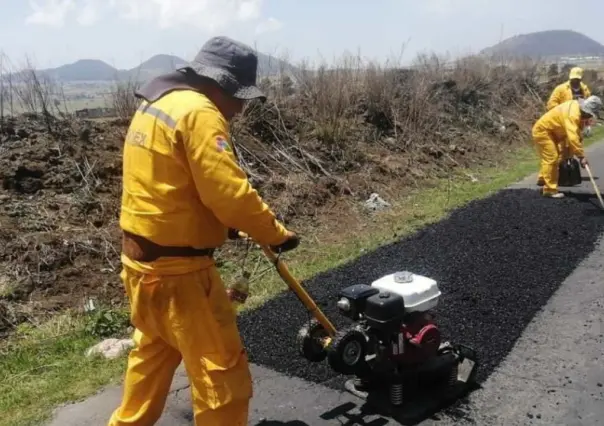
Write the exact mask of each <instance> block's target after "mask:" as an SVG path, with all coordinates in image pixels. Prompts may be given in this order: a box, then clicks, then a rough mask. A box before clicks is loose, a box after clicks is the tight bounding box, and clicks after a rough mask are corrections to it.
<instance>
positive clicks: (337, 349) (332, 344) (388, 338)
mask: <svg viewBox="0 0 604 426" xmlns="http://www.w3.org/2000/svg"><path fill="white" fill-rule="evenodd" d="M440 296H441V292H440V290H439V288H438V285H437V283H436V281H434V280H432V279H430V278H427V277H424V276H421V275H416V274H413V273H411V272H407V271H403V272H397V273H393V274H390V275H386V276H384V277H382V278H380V279H378V280H376V281H374V282H373V283H371V285H367V284H357V285H352V286H349V287H346V288H344V289H342V290H341V291H340V292H339V294H338V301H337V307H338V309H339V312H340V313H341V314H342V315H344V316H346V317H347V318H348V319H350V320H352V322H351V324H350V325H348V326H347V327H345V328H342V329H340V330H337V331H331V329H332V328H333V327H329V325H328V326H327V327H326V326H325V324H322V321H321V320H320V317H315V318H314V319H312V320H311V321H310V322H309V324H307V325H305V326H304V327H302V329H301V330H300V332H299V335H298V339H299V340H298V341H299V347H300V351H301V354H302V356H304V357H305V358H306V359H308V360H309V361H311V362H321V361H323V360H324V359H325V358H327V361H328V364H329V365H330V367H331V368H332V369H333V370H334V371H335V372H337V373H340V374H342V375H351V376H356V377H354V378H352V379H350V380H348V381H347V382H346V384H345V388H346V390H347V391H349V392H350V393H352V394H354V395H356V396H358V397H360V398H362V399H365V400H368V401H369V400H370V397H371V394H372V393H373V394H376V395H380V396H379V397H378V398H377V400H375V399H374V400H375V401H376V402H377V401H379V405H381V406H382V407H383V404H384V400H387V401H389V404H390V405H389V407H386V408H388V409H392V408H395V409H396V407H401V406H403V405H406V404H404V402H406V401H408V402H410V400H413V399H415V397H416V396H418V395H419V394H421V393H422V391H426V390H428V391H429V395H430V396H431V397H436V396H437V394H440V396H441V397H444V398H446V399H449V398H453V399H455V398H457V397H458V396H459V395H460V394H461V392H463V391H464V390H465V389H467V388H468V387H469V386H470V385H472V384H473V382H474V379H475V376H476V371H477V362H476V361H477V360H476V353H475V351H474V350H472V349H470V348H468V347H466V346H464V345H452V344H450V343H449V342H443V339H442V336H441V333H440V330H439V329H438V326H437V324H436V322H435V318H434V315H433V314H432V313H431V312H430V310H431V309H433V308H434V307H436V305H437V303H438V300H439V298H440ZM440 399H441V400H442V398H440Z"/></svg>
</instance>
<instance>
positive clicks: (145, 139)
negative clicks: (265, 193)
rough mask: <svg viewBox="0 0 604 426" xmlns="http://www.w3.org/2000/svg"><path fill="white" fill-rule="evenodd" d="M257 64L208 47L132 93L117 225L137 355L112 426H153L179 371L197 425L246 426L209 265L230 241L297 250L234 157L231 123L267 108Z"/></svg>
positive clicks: (242, 385)
mask: <svg viewBox="0 0 604 426" xmlns="http://www.w3.org/2000/svg"><path fill="white" fill-rule="evenodd" d="M257 64H258V59H257V56H256V55H255V54H254V52H253V51H252V49H250V48H249V47H248V46H246V45H243V44H241V43H238V42H236V41H234V40H231V39H229V38H226V37H215V38H212V39H210V40H209V41H208V42H207V43H206V44H205V45H204V46H203V47H202V49H201V51H200V52H199V53H198V55H197V56H196V57H195V59H194V61H193V62H191V63H190V64H189V65H188V66H187V67H184V68H181V69H178V70H176V71H174V72H172V73H169V74H165V75H162V76H159V77H157V78H155V79H153V80H151V81H150V82H149V83H147V84H146V85H144V86H143V87H142V88H141V89H140V90H139V91H138V92H137V93H136V94H137V96H138V97H139V98H141V99H142V101H141V105H140V107H139V108H138V111H137V112H136V113H135V115H134V117H133V119H132V122H131V124H130V127H129V130H128V133H127V136H126V139H125V144H124V153H123V193H122V207H121V216H120V226H121V229H122V230H123V244H122V257H121V260H122V266H123V269H122V272H121V279H122V282H123V284H124V286H125V289H126V292H127V295H128V298H129V301H130V307H131V321H132V324H133V325H134V327H135V331H134V336H133V339H134V342H135V347H134V348H133V350H132V351H131V353H130V355H129V359H128V369H127V371H126V377H125V383H124V391H123V399H122V402H121V405H120V407H119V408H117V409H116V410H115V411H114V413H113V415H112V417H111V418H110V420H109V425H110V426H125V425H129V426H133V425H137V426H143V425H144V426H149V425H153V424H155V422H156V421H157V420H158V419H159V417H160V416H161V414H162V411H163V408H164V405H165V402H166V397H167V395H168V391H169V388H170V384H171V382H172V377H173V375H174V372H175V370H176V368H177V367H178V365H179V364H180V363H181V361H183V363H184V367H185V369H186V372H187V375H188V377H189V380H190V383H191V390H190V391H191V397H192V405H193V416H194V422H195V425H197V426H200V425H203V426H246V425H247V422H248V407H249V401H250V399H251V396H252V381H251V377H250V371H249V366H248V360H247V355H246V351H245V349H244V347H243V344H242V340H241V337H240V335H239V330H238V328H237V323H236V314H235V312H234V310H233V309H232V306H231V302H230V300H229V298H228V296H227V292H226V289H225V287H224V285H223V282H222V280H221V277H220V275H219V272H218V270H217V268H216V266H215V263H214V260H213V256H212V254H213V251H214V249H215V248H217V247H219V246H220V245H221V244H223V243H224V242H225V240H226V239H227V238H228V236H229V235H231V231H232V230H240V231H243V232H245V233H247V234H248V235H249V236H250V237H252V238H253V239H254V240H255V241H256V242H258V243H259V244H263V245H268V246H270V247H271V249H272V250H273V251H275V252H276V253H279V252H283V251H287V250H291V249H294V248H296V247H297V246H298V244H299V238H298V237H297V235H296V234H295V233H293V232H291V231H288V230H287V229H285V227H284V226H283V225H282V224H281V223H280V222H278V220H277V219H276V217H275V215H274V214H273V212H272V211H271V210H270V208H269V207H268V206H267V205H266V204H265V202H264V201H263V200H262V199H261V198H260V196H259V195H258V193H257V192H256V190H255V189H254V188H252V186H251V185H250V183H249V181H248V180H247V177H246V175H245V174H244V172H243V171H242V169H241V168H240V167H239V165H238V163H237V161H236V158H235V157H234V154H233V151H232V148H231V143H230V138H229V126H228V123H229V121H230V120H231V119H232V118H233V116H235V115H236V114H237V113H240V112H241V110H242V108H243V105H244V102H246V101H247V100H251V99H260V100H261V101H264V100H266V97H265V95H264V94H263V93H262V92H261V91H260V90H259V89H258V87H257V86H256V72H257Z"/></svg>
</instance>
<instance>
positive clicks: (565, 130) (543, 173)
mask: <svg viewBox="0 0 604 426" xmlns="http://www.w3.org/2000/svg"><path fill="white" fill-rule="evenodd" d="M601 109H602V100H601V99H600V98H599V97H597V96H590V97H589V98H587V99H578V100H570V101H566V102H564V103H562V104H560V105H558V106H556V107H555V108H553V109H551V110H549V111H548V112H546V113H545V114H544V115H543V116H542V117H541V118H540V119H539V120H537V122H536V123H535V125H534V126H533V132H532V133H533V142H534V143H535V145H536V146H537V149H538V151H539V157H540V160H541V164H540V168H539V180H540V181H543V184H544V185H543V190H542V192H543V195H544V196H547V197H553V198H562V197H564V194H563V193H561V192H558V165H559V157H560V152H559V148H558V144H559V143H560V141H562V140H564V139H566V140H568V145H569V151H570V155H574V156H576V157H577V158H578V159H579V161H580V162H581V167H585V165H586V164H587V159H586V158H585V152H584V150H583V136H582V126H583V123H584V120H587V119H592V118H599V112H600V110H601Z"/></svg>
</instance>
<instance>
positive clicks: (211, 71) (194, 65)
mask: <svg viewBox="0 0 604 426" xmlns="http://www.w3.org/2000/svg"><path fill="white" fill-rule="evenodd" d="M187 69H190V70H193V71H194V72H195V73H196V74H198V75H200V76H202V77H206V78H209V79H211V80H213V81H215V82H216V83H217V84H218V85H219V86H220V87H221V88H222V89H223V90H224V91H225V92H226V93H228V94H229V95H230V96H233V97H234V98H237V99H243V100H250V99H260V100H261V101H262V102H264V101H266V95H265V94H264V93H263V92H262V90H260V89H259V88H258V86H257V83H256V78H257V71H258V56H257V55H256V53H254V51H253V50H252V48H251V47H249V46H247V45H245V44H243V43H241V42H238V41H235V40H233V39H231V38H229V37H224V36H218V37H213V38H211V39H210V40H208V41H207V42H206V43H205V44H204V45H203V46H202V48H201V50H200V51H199V53H197V55H196V56H195V59H193V61H191V62H189V64H187V65H186V66H184V67H180V68H179V70H187Z"/></svg>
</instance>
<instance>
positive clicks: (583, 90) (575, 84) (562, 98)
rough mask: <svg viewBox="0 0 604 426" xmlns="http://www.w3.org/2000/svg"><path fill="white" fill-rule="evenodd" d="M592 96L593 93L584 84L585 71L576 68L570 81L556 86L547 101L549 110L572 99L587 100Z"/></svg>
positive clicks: (570, 75)
mask: <svg viewBox="0 0 604 426" xmlns="http://www.w3.org/2000/svg"><path fill="white" fill-rule="evenodd" d="M590 96H591V91H590V90H589V87H587V85H586V84H585V83H583V69H582V68H579V67H574V68H572V69H571V70H570V73H569V76H568V81H567V82H565V83H562V84H559V85H558V86H556V88H555V89H554V90H553V92H552V94H551V96H550V97H549V100H548V101H547V110H548V111H549V110H550V109H552V108H555V107H557V106H558V105H560V104H562V103H564V102H566V101H570V100H572V99H587V98H589V97H590Z"/></svg>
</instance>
